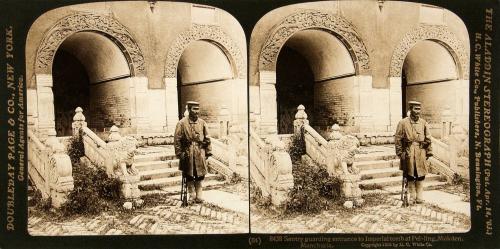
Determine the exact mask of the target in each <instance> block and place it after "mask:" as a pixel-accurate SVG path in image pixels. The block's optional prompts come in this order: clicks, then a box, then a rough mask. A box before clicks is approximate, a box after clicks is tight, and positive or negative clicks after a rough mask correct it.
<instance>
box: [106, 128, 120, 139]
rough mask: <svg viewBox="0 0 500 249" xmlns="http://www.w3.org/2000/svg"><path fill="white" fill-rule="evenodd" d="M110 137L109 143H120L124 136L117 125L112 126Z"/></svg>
mask: <svg viewBox="0 0 500 249" xmlns="http://www.w3.org/2000/svg"><path fill="white" fill-rule="evenodd" d="M109 132H110V134H109V136H108V142H118V141H120V139H122V135H121V134H120V129H118V127H116V125H113V126H111V129H109Z"/></svg>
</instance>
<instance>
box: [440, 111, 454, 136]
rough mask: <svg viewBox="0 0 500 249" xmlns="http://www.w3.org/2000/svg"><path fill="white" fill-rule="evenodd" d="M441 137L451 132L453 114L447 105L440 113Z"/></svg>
mask: <svg viewBox="0 0 500 249" xmlns="http://www.w3.org/2000/svg"><path fill="white" fill-rule="evenodd" d="M441 122H442V127H441V139H444V138H447V137H448V136H449V135H450V134H451V127H452V126H453V115H452V114H451V110H450V107H449V106H445V107H444V110H443V112H442V113H441Z"/></svg>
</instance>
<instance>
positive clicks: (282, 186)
mask: <svg viewBox="0 0 500 249" xmlns="http://www.w3.org/2000/svg"><path fill="white" fill-rule="evenodd" d="M250 167H251V168H250V176H251V179H252V180H253V181H254V182H255V184H256V185H257V186H258V187H259V188H260V189H261V191H262V194H263V196H264V197H267V196H270V197H271V201H272V203H273V205H276V206H279V205H281V204H282V203H283V202H284V201H285V200H286V198H287V193H288V191H289V190H290V189H291V188H293V175H292V160H291V159H290V155H289V154H288V153H287V152H286V150H285V146H284V144H283V143H282V142H281V141H280V139H279V138H278V137H277V136H273V135H271V136H269V137H267V138H266V139H265V140H262V139H261V138H260V137H259V136H258V135H257V133H256V132H254V131H253V129H250Z"/></svg>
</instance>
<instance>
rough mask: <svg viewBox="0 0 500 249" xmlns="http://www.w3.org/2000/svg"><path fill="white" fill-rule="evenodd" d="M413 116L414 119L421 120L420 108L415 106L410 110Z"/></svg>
mask: <svg viewBox="0 0 500 249" xmlns="http://www.w3.org/2000/svg"><path fill="white" fill-rule="evenodd" d="M410 112H411V116H412V117H414V118H419V117H420V106H418V105H414V106H412V107H411V109H410Z"/></svg>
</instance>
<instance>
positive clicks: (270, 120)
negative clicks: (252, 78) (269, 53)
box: [259, 71, 278, 135]
mask: <svg viewBox="0 0 500 249" xmlns="http://www.w3.org/2000/svg"><path fill="white" fill-rule="evenodd" d="M259 82H260V107H261V111H260V113H261V115H260V117H261V120H260V132H259V133H260V134H261V135H266V134H278V113H277V112H278V110H277V102H276V101H277V98H276V72H275V71H261V72H259Z"/></svg>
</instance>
